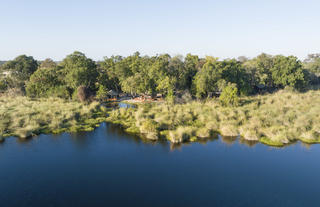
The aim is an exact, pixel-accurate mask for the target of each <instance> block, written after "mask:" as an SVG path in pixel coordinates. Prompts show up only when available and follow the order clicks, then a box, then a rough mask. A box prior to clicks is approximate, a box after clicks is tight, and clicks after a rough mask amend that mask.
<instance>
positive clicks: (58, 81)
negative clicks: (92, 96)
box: [26, 67, 70, 98]
mask: <svg viewBox="0 0 320 207" xmlns="http://www.w3.org/2000/svg"><path fill="white" fill-rule="evenodd" d="M26 93H27V96H30V97H50V96H54V97H61V98H69V97H70V94H69V91H68V90H67V88H66V87H65V84H64V82H63V77H62V75H61V69H59V68H57V67H55V68H40V69H38V70H37V71H36V72H34V73H33V74H32V75H31V77H30V81H28V82H27V84H26Z"/></svg>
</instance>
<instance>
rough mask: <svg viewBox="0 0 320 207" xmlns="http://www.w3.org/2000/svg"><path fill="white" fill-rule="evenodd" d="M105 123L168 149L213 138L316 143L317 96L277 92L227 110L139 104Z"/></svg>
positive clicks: (319, 127)
mask: <svg viewBox="0 0 320 207" xmlns="http://www.w3.org/2000/svg"><path fill="white" fill-rule="evenodd" d="M121 110H122V111H121ZM108 121H111V122H115V123H120V124H122V125H123V126H124V127H125V128H129V129H130V128H134V129H135V132H136V133H144V134H146V133H148V132H150V133H153V134H154V135H155V134H157V136H150V137H152V138H153V139H155V138H156V137H157V138H165V139H168V140H170V141H171V142H174V143H179V142H185V141H196V140H201V139H203V138H206V137H210V136H212V135H213V134H216V133H219V134H221V135H222V136H225V137H230V136H231V137H235V136H241V139H242V140H248V141H260V142H261V143H264V144H267V145H272V146H283V145H287V144H289V143H292V142H295V141H297V140H300V141H303V142H306V143H320V90H310V91H308V92H305V93H299V92H295V91H288V90H280V91H278V92H276V93H273V94H267V95H258V96H252V97H241V98H240V100H239V104H238V106H232V107H231V106H225V105H222V104H221V102H220V101H219V100H217V99H211V100H207V101H206V102H200V101H190V102H187V103H184V104H168V103H161V104H160V103H159V104H157V103H156V104H148V105H143V104H140V105H139V106H138V107H137V108H135V109H132V108H130V109H120V110H119V109H117V110H114V111H112V112H111V113H110V117H109V118H108ZM151 123H152V125H151ZM144 125H146V126H144Z"/></svg>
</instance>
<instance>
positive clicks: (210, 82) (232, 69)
mask: <svg viewBox="0 0 320 207" xmlns="http://www.w3.org/2000/svg"><path fill="white" fill-rule="evenodd" d="M248 79H249V77H248V74H247V73H246V71H245V69H244V68H243V67H242V65H241V64H240V63H239V62H238V61H236V60H235V59H231V60H223V61H218V60H217V59H216V58H212V57H207V62H206V63H205V64H204V65H203V67H202V69H201V70H200V71H199V72H198V73H197V74H196V76H195V79H194V87H195V90H196V96H197V97H198V98H201V97H203V96H205V95H208V93H209V92H215V91H220V90H221V85H222V82H223V81H222V80H224V82H230V83H235V84H236V85H237V87H238V88H239V90H240V93H241V94H245V95H247V94H249V93H250V92H251V87H250V85H249V81H248Z"/></svg>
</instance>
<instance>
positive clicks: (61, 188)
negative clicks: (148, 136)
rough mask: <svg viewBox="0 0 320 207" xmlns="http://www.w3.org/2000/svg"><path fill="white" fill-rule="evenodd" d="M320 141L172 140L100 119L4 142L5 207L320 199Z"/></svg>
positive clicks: (0, 154)
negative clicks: (74, 129) (91, 125)
mask: <svg viewBox="0 0 320 207" xmlns="http://www.w3.org/2000/svg"><path fill="white" fill-rule="evenodd" d="M319 158H320V145H311V146H308V145H303V144H301V143H295V144H293V145H290V146H286V147H284V148H273V147H269V146H265V145H263V144H259V143H244V142H241V141H240V140H239V139H232V138H221V137H220V138H219V139H212V140H210V141H208V142H206V143H190V144H184V145H180V146H172V145H170V144H169V143H166V142H143V141H142V140H141V139H139V138H136V137H133V136H131V135H127V134H125V133H123V131H122V130H121V129H120V128H118V127H116V126H113V125H110V124H107V123H103V124H101V126H100V127H98V128H97V129H95V130H94V131H92V132H85V133H77V134H69V133H64V134H60V135H40V136H38V137H34V138H32V139H28V140H24V141H23V140H20V139H17V138H8V139H6V140H5V142H3V143H0V202H1V203H0V206H1V207H14V206H19V207H26V206H28V207H29V206H30V207H35V206H41V207H44V206H46V207H47V206H48V207H49V206H60V207H64V206H66V207H70V206H90V207H92V206H130V207H133V206H139V207H141V206H162V207H163V206H183V207H187V206H196V207H205V206H230V207H240V206H241V207H242V206H243V207H248V206H259V207H263V206H266V207H270V206H273V207H276V206H288V207H295V206H299V207H300V206H308V207H313V206H315V207H316V206H319V205H320V196H319V192H320V190H319V184H320V178H319V177H320V165H319Z"/></svg>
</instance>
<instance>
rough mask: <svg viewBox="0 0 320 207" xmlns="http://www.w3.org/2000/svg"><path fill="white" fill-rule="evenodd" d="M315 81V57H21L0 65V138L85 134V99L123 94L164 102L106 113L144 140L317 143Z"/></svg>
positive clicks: (319, 67)
mask: <svg viewBox="0 0 320 207" xmlns="http://www.w3.org/2000/svg"><path fill="white" fill-rule="evenodd" d="M319 76H320V55H319V54H311V55H309V56H308V58H307V59H306V60H304V61H303V62H302V61H300V60H298V59H297V58H296V57H294V56H283V55H276V56H272V55H268V54H264V53H262V54H261V55H259V56H257V57H255V58H252V59H248V58H246V57H239V58H238V59H226V60H219V59H218V58H216V57H211V56H207V57H205V58H200V57H199V56H197V55H191V54H187V55H186V57H182V56H174V57H171V56H170V55H169V54H162V55H156V56H151V57H150V56H141V55H140V53H139V52H136V53H134V54H133V55H130V56H128V57H122V56H111V57H105V58H104V60H103V61H98V62H95V61H93V60H92V59H90V58H87V57H86V56H85V55H84V54H83V53H81V52H77V51H76V52H74V53H72V54H70V55H68V56H66V58H65V59H63V60H62V61H61V62H59V63H58V62H54V61H53V60H51V59H46V60H44V61H36V60H34V59H33V57H31V56H26V55H21V56H18V57H17V58H15V59H14V60H11V61H6V62H5V63H4V64H2V65H0V94H1V96H0V100H1V105H0V109H1V110H0V117H1V120H0V130H1V131H0V134H1V136H10V135H14V136H20V137H26V136H29V135H32V134H38V133H41V132H45V133H49V132H53V133H56V132H59V131H78V130H89V129H92V128H91V127H92V126H94V125H95V124H96V123H98V122H99V121H103V119H104V118H99V117H100V115H99V114H100V113H101V110H100V107H99V106H98V105H99V104H98V103H95V104H94V103H93V104H91V105H90V102H94V101H100V102H103V101H104V100H105V99H106V98H107V97H108V96H116V95H117V94H120V93H123V94H124V93H126V94H127V95H129V96H130V95H131V96H137V95H138V96H146V95H148V96H151V97H155V96H156V95H161V96H163V97H165V99H164V100H166V103H165V104H160V105H158V104H156V105H141V106H139V107H138V108H137V109H120V110H115V111H112V112H111V113H110V117H109V118H108V121H111V122H113V123H117V124H120V125H122V126H123V127H124V128H126V130H127V131H128V132H131V133H139V134H143V135H144V137H146V138H148V139H153V140H156V139H159V138H163V137H165V138H166V139H168V140H170V141H171V142H174V143H177V142H184V141H195V140H198V141H199V140H200V139H203V138H207V137H210V136H213V135H214V134H216V133H220V134H222V135H224V136H237V135H239V134H240V135H242V136H243V137H244V138H245V139H246V140H258V141H260V142H263V143H266V144H271V145H284V144H287V143H290V142H292V141H294V140H302V141H304V142H308V143H316V142H319V129H318V128H317V127H318V126H319V121H318V117H317V111H316V110H317V108H319V106H318V105H317V102H319V100H318V99H319V98H318V95H317V93H318V91H308V89H311V88H313V89H316V88H319V83H320V78H319ZM110 91H111V92H110ZM277 91H278V92H277ZM109 92H110V93H109ZM268 93H272V94H269V95H262V94H268ZM110 94H113V95H110ZM14 96H15V97H17V98H16V100H14V99H13V98H11V97H14ZM26 97H28V98H26ZM218 97H219V98H218ZM195 100H196V101H195ZM80 102H81V103H80ZM36 106H37V107H36ZM93 106H95V107H93ZM92 107H93V109H94V110H88V108H91V109H92ZM97 119H98V121H97ZM86 120H87V121H86ZM88 120H89V122H90V121H92V122H93V123H92V125H90V123H87V122H88ZM88 124H89V125H88Z"/></svg>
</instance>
